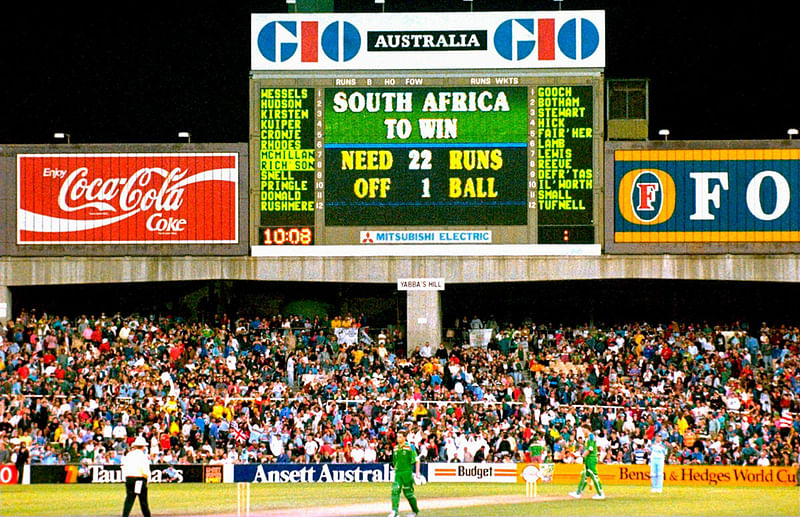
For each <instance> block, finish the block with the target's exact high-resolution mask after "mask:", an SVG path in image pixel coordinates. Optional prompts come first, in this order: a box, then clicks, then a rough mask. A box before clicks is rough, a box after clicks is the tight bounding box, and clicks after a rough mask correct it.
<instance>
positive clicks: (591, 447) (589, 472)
mask: <svg viewBox="0 0 800 517" xmlns="http://www.w3.org/2000/svg"><path fill="white" fill-rule="evenodd" d="M586 476H589V477H590V478H592V483H593V484H594V489H595V492H597V493H596V494H595V495H594V496H592V499H605V498H606V496H605V494H604V493H603V485H601V484H600V478H599V477H598V475H597V442H596V441H595V439H594V433H592V432H590V433H589V439H588V440H586V445H585V446H584V448H583V472H581V481H580V483H578V490H576V491H575V492H570V493H569V495H571V496H572V497H574V498H575V499H578V498H580V496H581V493H582V492H583V489H584V488H586Z"/></svg>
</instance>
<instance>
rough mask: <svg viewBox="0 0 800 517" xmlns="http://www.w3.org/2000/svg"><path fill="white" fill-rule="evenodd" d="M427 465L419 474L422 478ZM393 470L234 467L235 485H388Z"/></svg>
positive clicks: (384, 466) (382, 466)
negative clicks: (374, 483)
mask: <svg viewBox="0 0 800 517" xmlns="http://www.w3.org/2000/svg"><path fill="white" fill-rule="evenodd" d="M426 470H427V466H426V465H425V464H422V465H421V466H420V472H421V473H422V474H423V475H425V474H426ZM392 481H394V469H392V467H391V465H389V464H388V463H360V464H347V463H341V464H337V463H308V464H295V463H291V464H287V463H265V464H261V465H234V466H233V482H235V483H373V482H377V483H388V482H392Z"/></svg>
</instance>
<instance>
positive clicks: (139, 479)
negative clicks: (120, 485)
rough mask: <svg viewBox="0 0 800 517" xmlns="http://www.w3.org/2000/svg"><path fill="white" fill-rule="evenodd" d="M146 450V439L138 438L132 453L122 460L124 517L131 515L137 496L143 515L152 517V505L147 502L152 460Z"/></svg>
mask: <svg viewBox="0 0 800 517" xmlns="http://www.w3.org/2000/svg"><path fill="white" fill-rule="evenodd" d="M146 448H147V441H146V440H145V439H144V437H142V436H138V437H136V439H135V440H134V441H133V444H131V450H130V452H128V454H126V455H125V457H124V458H122V477H123V478H125V505H124V506H123V507H122V517H128V516H129V515H130V514H131V508H133V502H134V500H135V499H136V496H139V506H140V507H141V508H142V515H143V516H144V517H150V505H149V504H148V502H147V481H148V480H149V479H150V458H148V457H147V453H146V452H145V449H146Z"/></svg>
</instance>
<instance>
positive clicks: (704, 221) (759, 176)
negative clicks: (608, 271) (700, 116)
mask: <svg viewBox="0 0 800 517" xmlns="http://www.w3.org/2000/svg"><path fill="white" fill-rule="evenodd" d="M606 157H607V164H608V162H609V161H610V167H609V166H607V168H606V179H607V182H609V181H610V182H611V185H608V183H607V192H609V193H610V196H609V197H608V198H607V200H606V201H607V202H606V216H607V217H606V250H607V251H610V252H615V251H617V252H620V251H621V252H628V251H630V252H637V253H642V252H644V253H647V252H667V253H669V252H737V251H740V252H761V251H766V250H769V251H770V252H787V253H788V252H797V251H798V250H800V149H792V148H785V147H784V148H780V147H778V146H777V145H776V146H774V147H769V146H764V147H759V148H745V147H729V148H728V147H705V148H662V149H655V148H649V149H647V148H646V149H613V151H612V152H607V154H606ZM608 187H610V188H608ZM609 216H610V220H609Z"/></svg>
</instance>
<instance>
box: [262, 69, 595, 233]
mask: <svg viewBox="0 0 800 517" xmlns="http://www.w3.org/2000/svg"><path fill="white" fill-rule="evenodd" d="M587 82H588V84H587ZM597 95H598V92H597V86H596V84H592V82H591V81H583V82H579V83H576V84H569V83H568V82H563V81H562V82H560V83H556V82H554V81H553V80H552V79H543V78H541V77H536V76H526V75H524V74H520V73H519V71H516V73H511V74H508V73H505V74H504V73H499V74H493V75H489V74H487V75H480V76H475V77H471V76H464V77H451V76H447V75H442V76H431V75H430V74H419V75H413V76H412V75H409V76H398V77H387V76H374V77H370V76H368V75H366V74H363V75H362V74H358V75H355V76H354V74H350V76H349V77H345V78H343V77H336V76H332V77H329V78H320V77H309V78H308V79H305V80H304V79H300V78H298V79H287V78H282V77H274V78H264V79H256V80H254V81H252V91H251V96H252V99H253V109H252V110H251V111H252V114H253V117H252V120H251V123H252V126H253V128H254V129H255V131H254V132H253V139H252V145H253V147H254V148H253V158H254V165H255V169H256V171H257V178H258V181H257V184H258V203H257V206H258V211H257V212H258V215H257V217H258V221H259V229H258V242H257V244H259V245H280V244H284V245H285V244H357V243H358V240H357V239H358V235H359V233H358V232H357V231H363V230H372V231H375V232H380V231H381V230H420V229H450V228H455V229H459V230H464V229H487V228H488V229H491V230H493V231H492V238H491V239H492V242H493V243H514V244H520V243H525V244H536V243H539V244H549V243H561V242H565V241H568V242H571V243H593V242H594V241H595V237H594V235H595V232H594V219H595V217H594V208H595V207H594V187H595V159H596V156H595V154H596V153H595V140H594V137H595V135H596V133H597V131H598V129H597V127H596V123H597V120H596V118H597V117H596V116H595V104H596V97H597Z"/></svg>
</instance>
